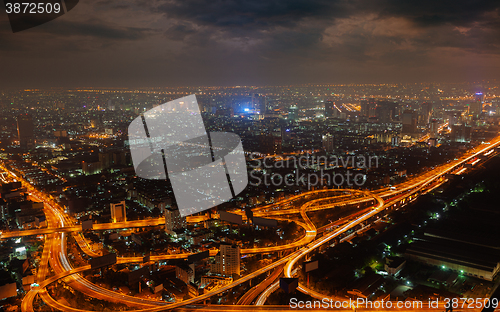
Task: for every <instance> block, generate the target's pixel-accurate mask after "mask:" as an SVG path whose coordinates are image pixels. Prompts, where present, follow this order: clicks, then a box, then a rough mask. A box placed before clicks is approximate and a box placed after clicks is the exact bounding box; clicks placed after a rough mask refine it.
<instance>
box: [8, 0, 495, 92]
mask: <svg viewBox="0 0 500 312" xmlns="http://www.w3.org/2000/svg"><path fill="white" fill-rule="evenodd" d="M498 21H499V3H498V2H497V1H451V0H450V1H418V2H401V1H391V0H385V1H301V0H297V1H232V0H231V1H211V2H205V1H203V2H193V1H167V2H163V1H132V0H126V1H120V2H119V3H117V2H114V1H103V0H92V1H84V2H81V3H79V5H77V6H76V7H75V8H74V9H73V10H72V11H71V12H69V13H68V14H65V15H64V16H61V17H59V18H57V19H56V20H54V21H52V22H51V23H46V24H44V25H41V26H38V27H36V28H33V29H31V30H29V31H24V32H19V33H12V32H11V30H10V25H9V24H8V20H7V16H6V14H5V13H3V11H2V13H0V42H1V46H0V58H1V59H2V60H3V63H2V71H1V73H0V75H1V76H0V81H1V83H2V86H3V87H4V88H5V87H13V88H40V87H72V88H73V87H90V86H91V87H159V86H161V87H164V86H198V85H202V86H216V85H224V86H234V85H256V86H262V85H290V84H307V83H408V82H409V83H415V82H417V83H420V82H472V81H479V80H491V79H496V78H497V77H498V72H499V70H500V57H499V49H498V47H499V40H500V24H499V22H498Z"/></svg>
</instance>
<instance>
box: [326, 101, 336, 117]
mask: <svg viewBox="0 0 500 312" xmlns="http://www.w3.org/2000/svg"><path fill="white" fill-rule="evenodd" d="M325 117H326V118H330V117H335V103H334V102H333V101H332V100H326V101H325Z"/></svg>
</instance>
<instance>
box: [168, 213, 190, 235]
mask: <svg viewBox="0 0 500 312" xmlns="http://www.w3.org/2000/svg"><path fill="white" fill-rule="evenodd" d="M185 227H186V217H182V216H181V214H180V213H179V209H177V208H176V207H166V208H165V232H167V233H168V234H174V231H175V230H179V229H182V228H185Z"/></svg>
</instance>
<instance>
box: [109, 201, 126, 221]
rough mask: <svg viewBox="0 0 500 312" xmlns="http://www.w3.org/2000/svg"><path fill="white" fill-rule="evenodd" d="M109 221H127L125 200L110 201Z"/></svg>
mask: <svg viewBox="0 0 500 312" xmlns="http://www.w3.org/2000/svg"><path fill="white" fill-rule="evenodd" d="M110 208H111V222H113V223H115V222H125V221H127V212H126V209H125V201H124V200H122V201H120V202H116V203H111V204H110Z"/></svg>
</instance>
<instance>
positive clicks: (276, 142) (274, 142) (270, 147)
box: [259, 134, 282, 155]
mask: <svg viewBox="0 0 500 312" xmlns="http://www.w3.org/2000/svg"><path fill="white" fill-rule="evenodd" d="M259 138H260V152H261V153H263V154H269V155H279V154H281V147H282V137H281V135H274V134H262V135H260V136H259Z"/></svg>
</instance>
